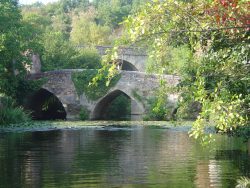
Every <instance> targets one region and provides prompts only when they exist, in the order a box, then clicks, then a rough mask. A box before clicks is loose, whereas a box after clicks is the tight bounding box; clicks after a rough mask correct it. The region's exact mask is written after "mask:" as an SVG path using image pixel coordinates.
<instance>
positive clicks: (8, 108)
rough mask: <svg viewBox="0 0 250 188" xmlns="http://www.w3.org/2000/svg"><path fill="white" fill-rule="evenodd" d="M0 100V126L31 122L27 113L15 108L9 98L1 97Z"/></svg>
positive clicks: (13, 102)
mask: <svg viewBox="0 0 250 188" xmlns="http://www.w3.org/2000/svg"><path fill="white" fill-rule="evenodd" d="M0 100H1V106H0V125H2V126H6V125H9V124H14V123H21V122H27V121H30V120H31V118H30V115H29V113H28V112H25V111H24V109H23V108H21V107H18V106H16V104H15V101H14V100H13V99H11V98H10V97H1V98H0Z"/></svg>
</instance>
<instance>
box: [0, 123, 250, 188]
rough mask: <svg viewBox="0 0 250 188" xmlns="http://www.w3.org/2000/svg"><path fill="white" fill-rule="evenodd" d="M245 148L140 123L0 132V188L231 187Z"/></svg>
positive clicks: (246, 168) (243, 171)
mask: <svg viewBox="0 0 250 188" xmlns="http://www.w3.org/2000/svg"><path fill="white" fill-rule="evenodd" d="M248 147H249V146H248V144H247V143H243V142H242V140H240V139H239V138H228V137H226V136H218V138H217V140H216V142H215V143H214V144H213V147H212V148H213V149H211V148H210V149H209V148H203V147H202V146H200V145H199V144H198V143H196V142H195V141H194V140H192V139H190V138H189V137H188V134H187V132H185V131H178V130H176V129H175V130H173V129H160V128H145V127H132V128H114V127H105V128H102V127H99V128H97V127H95V128H93V127H85V128H81V129H59V130H50V131H24V132H14V131H13V132H0V187H1V188H2V187H4V188H5V187H6V188H8V187H10V188H15V187H17V188H19V187H21V188H22V187H24V188H26V187H28V188H29V187H34V188H39V187H46V188H47V187H60V188H61V187H74V188H75V187H79V188H80V187H170V188H171V187H173V188H175V187H187V188H188V187H202V188H203V187H204V188H206V187H235V184H236V180H237V179H238V178H239V177H240V176H248V177H249V176H250V152H249V148H248Z"/></svg>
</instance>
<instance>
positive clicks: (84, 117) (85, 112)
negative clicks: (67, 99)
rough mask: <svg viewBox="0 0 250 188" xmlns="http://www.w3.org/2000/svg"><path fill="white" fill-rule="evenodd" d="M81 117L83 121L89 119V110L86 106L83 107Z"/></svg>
mask: <svg viewBox="0 0 250 188" xmlns="http://www.w3.org/2000/svg"><path fill="white" fill-rule="evenodd" d="M79 117H80V120H82V121H84V120H87V119H89V111H88V110H87V109H86V108H81V110H80V113H79Z"/></svg>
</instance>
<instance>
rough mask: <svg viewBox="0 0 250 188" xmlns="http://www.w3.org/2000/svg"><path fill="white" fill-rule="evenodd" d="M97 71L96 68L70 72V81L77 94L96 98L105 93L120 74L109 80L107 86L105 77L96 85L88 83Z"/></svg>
mask: <svg viewBox="0 0 250 188" xmlns="http://www.w3.org/2000/svg"><path fill="white" fill-rule="evenodd" d="M97 73H98V72H97V70H83V71H81V72H74V73H73V74H72V81H73V83H74V85H75V88H76V91H77V94H78V95H79V96H80V95H82V94H83V93H84V94H85V95H86V97H87V98H88V99H90V100H97V99H99V98H100V97H103V96H104V95H105V94H107V92H108V91H109V89H110V88H112V87H114V86H115V85H116V83H117V82H118V81H119V79H120V78H121V75H120V74H119V75H116V76H115V77H114V78H113V79H112V80H111V82H110V84H109V86H106V80H105V79H103V80H101V81H100V82H98V85H90V84H89V83H90V82H91V81H92V79H93V78H94V77H95V76H96V74H97Z"/></svg>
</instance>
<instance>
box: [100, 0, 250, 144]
mask: <svg viewBox="0 0 250 188" xmlns="http://www.w3.org/2000/svg"><path fill="white" fill-rule="evenodd" d="M248 6H249V2H247V1H244V0H241V1H236V0H214V1H205V0H204V1H200V0H199V1H198V0H193V1H182V0H154V1H152V2H149V3H147V4H146V5H145V7H144V8H143V9H142V10H141V11H140V12H138V13H136V14H135V15H133V16H129V17H128V18H127V19H126V20H125V21H124V25H125V32H124V35H123V37H122V38H121V39H120V40H119V41H117V42H116V45H117V46H119V45H142V46H143V47H145V48H147V49H148V51H149V57H150V58H151V59H152V60H153V61H154V66H153V67H157V69H158V70H157V73H176V74H178V75H180V76H181V77H182V81H181V83H180V84H179V89H180V92H181V93H182V97H181V98H180V100H181V101H182V103H183V104H185V103H190V102H198V103H200V105H201V112H200V114H199V116H198V117H197V120H196V121H195V123H194V125H193V130H192V131H191V136H193V137H195V138H202V139H203V141H205V140H206V139H207V138H208V137H209V136H208V135H206V136H204V131H205V125H206V122H207V121H208V120H209V121H210V123H212V124H214V125H215V127H216V129H217V130H218V131H219V132H230V131H232V130H235V129H236V128H237V127H239V126H242V125H247V124H248V123H249V122H248V121H249V114H250V113H249V109H250V105H249V104H250V103H249V90H250V88H249V87H250V83H249V81H250V68H249V56H250V54H249V53H250V49H249V30H250V27H249V13H248V8H247V7H248ZM117 46H116V47H115V48H114V50H113V52H114V53H113V54H111V55H108V56H107V62H111V61H112V59H115V58H116V53H115V49H117V48H118V47H117ZM184 46H186V47H188V49H189V51H190V52H191V53H192V55H191V56H190V57H191V59H190V58H188V59H187V60H186V61H183V63H180V64H179V65H178V69H176V67H175V66H176V64H174V65H173V63H172V60H173V57H174V56H176V54H177V53H176V52H177V51H178V49H181V48H183V47H184ZM174 54H175V55H174ZM177 55H178V54H177ZM181 55H182V54H181ZM177 57H178V56H177ZM177 59H178V58H177ZM190 63H191V64H190ZM189 64H190V65H192V66H187V65H189ZM107 68H108V69H109V71H110V76H108V78H111V77H112V75H113V74H114V72H115V67H114V66H112V67H110V65H109V64H106V66H104V68H103V69H107ZM171 70H172V71H175V72H171ZM166 71H167V72H166ZM100 72H102V71H100ZM96 80H98V77H97V78H96Z"/></svg>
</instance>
